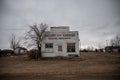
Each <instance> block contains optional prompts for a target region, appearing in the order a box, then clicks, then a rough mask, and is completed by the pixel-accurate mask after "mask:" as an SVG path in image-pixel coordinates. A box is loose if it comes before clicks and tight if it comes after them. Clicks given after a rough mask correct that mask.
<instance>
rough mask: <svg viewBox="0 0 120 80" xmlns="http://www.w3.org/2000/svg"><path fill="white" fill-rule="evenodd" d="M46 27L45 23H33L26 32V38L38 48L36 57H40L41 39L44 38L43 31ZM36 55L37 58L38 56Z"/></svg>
mask: <svg viewBox="0 0 120 80" xmlns="http://www.w3.org/2000/svg"><path fill="white" fill-rule="evenodd" d="M47 28H48V25H47V24H44V23H41V24H39V25H37V24H34V25H32V26H30V30H29V31H28V32H27V35H26V39H27V40H31V41H32V42H33V45H35V46H36V47H37V48H38V57H39V58H41V57H42V56H41V46H42V41H43V39H44V38H45V32H46V30H47ZM38 57H37V58H38Z"/></svg>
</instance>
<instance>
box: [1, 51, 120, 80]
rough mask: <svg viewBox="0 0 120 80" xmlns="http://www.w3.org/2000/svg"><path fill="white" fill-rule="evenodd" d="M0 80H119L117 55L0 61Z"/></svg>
mask: <svg viewBox="0 0 120 80" xmlns="http://www.w3.org/2000/svg"><path fill="white" fill-rule="evenodd" d="M0 80H120V53H93V52H89V53H88V52H86V53H83V52H82V53H81V56H80V57H78V58H52V59H51V58H50V59H48V58H47V59H43V60H37V61H36V60H29V59H28V58H27V55H19V56H7V57H1V58H0Z"/></svg>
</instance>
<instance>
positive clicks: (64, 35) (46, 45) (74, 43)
mask: <svg viewBox="0 0 120 80" xmlns="http://www.w3.org/2000/svg"><path fill="white" fill-rule="evenodd" d="M78 36H79V34H78V31H69V27H66V26H60V27H51V29H50V31H48V32H46V35H45V39H44V40H43V42H42V47H41V50H42V56H43V57H57V56H66V57H67V56H80V53H79V37H78Z"/></svg>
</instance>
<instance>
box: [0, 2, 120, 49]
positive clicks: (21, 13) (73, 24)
mask: <svg viewBox="0 0 120 80" xmlns="http://www.w3.org/2000/svg"><path fill="white" fill-rule="evenodd" d="M41 22H44V23H47V24H48V25H50V26H70V29H71V30H74V31H79V38H80V41H81V46H82V47H86V46H96V47H98V46H105V45H106V40H108V42H109V40H110V39H111V38H113V37H114V36H116V35H120V0H0V49H4V48H9V39H10V36H11V34H12V33H15V34H16V35H17V36H18V37H23V36H24V34H25V32H26V31H27V30H29V25H33V24H34V23H38V24H39V23H41Z"/></svg>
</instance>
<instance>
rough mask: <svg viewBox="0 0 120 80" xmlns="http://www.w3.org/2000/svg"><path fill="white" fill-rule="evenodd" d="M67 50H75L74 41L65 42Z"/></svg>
mask: <svg viewBox="0 0 120 80" xmlns="http://www.w3.org/2000/svg"><path fill="white" fill-rule="evenodd" d="M67 52H76V43H67Z"/></svg>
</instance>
